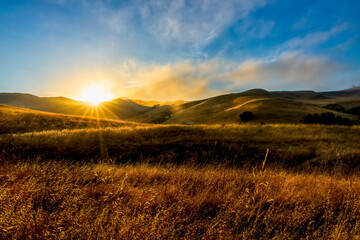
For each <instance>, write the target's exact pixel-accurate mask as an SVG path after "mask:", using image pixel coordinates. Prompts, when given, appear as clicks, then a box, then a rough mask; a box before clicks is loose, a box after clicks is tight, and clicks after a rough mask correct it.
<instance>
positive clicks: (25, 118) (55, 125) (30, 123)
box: [0, 105, 140, 134]
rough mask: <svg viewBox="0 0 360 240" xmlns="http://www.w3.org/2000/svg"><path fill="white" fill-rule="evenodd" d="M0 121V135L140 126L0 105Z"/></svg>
mask: <svg viewBox="0 0 360 240" xmlns="http://www.w3.org/2000/svg"><path fill="white" fill-rule="evenodd" d="M0 120H1V121H0V134H8V133H24V132H34V131H46V130H63V129H84V128H104V127H124V126H128V127H132V126H138V125H140V124H138V123H132V122H125V121H118V120H105V119H96V118H91V117H79V116H71V115H65V114H56V113H47V112H40V111H35V110H29V109H22V108H16V107H9V106H4V105H0Z"/></svg>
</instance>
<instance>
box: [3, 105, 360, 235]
mask: <svg viewBox="0 0 360 240" xmlns="http://www.w3.org/2000/svg"><path fill="white" fill-rule="evenodd" d="M2 110H3V111H2ZM22 111H23V112H22ZM0 120H1V122H0V130H1V133H2V134H0V239H270V238H273V239H359V238H360V221H359V220H360V178H359V177H358V175H357V174H358V173H359V166H360V148H359V146H360V127H359V126H353V127H341V126H319V125H286V124H273V125H194V126H186V125H162V126H155V125H138V124H133V123H127V122H121V121H105V120H100V119H91V118H80V117H71V116H66V115H57V114H46V113H41V112H34V111H30V112H29V111H27V110H19V109H14V108H10V110H9V109H5V110H4V108H0ZM267 148H269V149H270V153H269V155H267V158H266V159H267V161H266V163H265V161H263V159H264V155H265V153H266V149H267Z"/></svg>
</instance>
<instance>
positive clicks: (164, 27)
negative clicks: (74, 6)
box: [58, 0, 272, 47]
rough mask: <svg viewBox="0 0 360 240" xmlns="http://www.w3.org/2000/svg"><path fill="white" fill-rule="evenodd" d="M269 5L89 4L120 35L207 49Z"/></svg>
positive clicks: (257, 1) (218, 1) (236, 0)
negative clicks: (137, 34)
mask: <svg viewBox="0 0 360 240" xmlns="http://www.w3.org/2000/svg"><path fill="white" fill-rule="evenodd" d="M58 1H65V0H58ZM267 2H269V0H252V1H248V0H225V1H224V0H198V1H192V0H177V1H175V0H174V1H168V0H154V1H147V0H137V1H134V2H131V4H127V3H121V4H119V6H114V5H112V2H108V1H104V0H99V1H94V2H92V1H87V4H86V5H87V6H88V7H89V6H92V7H90V9H91V12H93V13H95V15H96V17H97V18H98V19H99V20H100V21H101V22H102V23H103V24H104V26H106V27H107V28H109V29H110V30H111V31H114V32H116V33H124V34H128V33H129V32H131V31H138V32H139V31H143V32H145V33H147V34H150V35H151V36H152V37H154V38H155V39H156V40H157V41H159V42H160V43H162V44H180V45H186V44H190V45H196V47H203V46H205V45H207V44H208V43H210V42H212V41H213V40H214V39H215V38H216V37H218V36H219V35H220V34H221V33H222V32H223V31H224V30H225V29H226V28H228V27H229V26H230V25H231V24H233V23H234V22H236V21H238V20H245V19H246V18H247V17H248V16H249V14H250V13H251V12H253V11H254V10H256V9H257V8H260V7H263V6H265V5H266V4H267ZM270 24H272V23H270ZM269 27H271V26H269V25H267V26H265V25H264V28H262V29H259V34H260V37H261V36H263V35H264V34H265V33H266V31H267V29H268V28H269ZM252 31H254V30H252Z"/></svg>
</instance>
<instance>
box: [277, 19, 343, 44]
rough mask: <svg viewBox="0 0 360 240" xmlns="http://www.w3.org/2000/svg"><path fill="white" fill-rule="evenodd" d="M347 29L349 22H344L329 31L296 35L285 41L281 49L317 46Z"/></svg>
mask: <svg viewBox="0 0 360 240" xmlns="http://www.w3.org/2000/svg"><path fill="white" fill-rule="evenodd" d="M347 29H349V24H346V23H344V24H341V25H336V26H334V27H332V28H331V29H329V30H327V31H319V32H315V33H309V34H307V35H306V36H304V37H295V38H292V39H290V40H289V41H287V42H285V43H284V44H283V45H282V46H281V47H280V49H298V48H305V47H311V46H316V45H319V44H322V43H324V42H326V41H328V40H329V39H330V38H332V37H335V36H337V35H338V34H340V33H342V32H344V31H346V30H347Z"/></svg>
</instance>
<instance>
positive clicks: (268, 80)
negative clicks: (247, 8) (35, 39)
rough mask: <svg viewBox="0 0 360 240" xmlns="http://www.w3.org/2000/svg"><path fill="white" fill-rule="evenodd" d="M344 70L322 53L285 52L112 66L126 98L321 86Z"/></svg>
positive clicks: (170, 97)
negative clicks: (238, 59) (253, 57)
mask: <svg viewBox="0 0 360 240" xmlns="http://www.w3.org/2000/svg"><path fill="white" fill-rule="evenodd" d="M344 71H345V67H344V66H343V65H341V64H340V63H337V62H334V61H331V60H329V59H327V58H324V57H317V56H306V55H303V54H301V53H300V52H285V53H283V54H281V55H279V56H277V57H275V58H272V59H257V60H247V61H244V62H242V63H237V62H234V61H228V60H224V59H219V58H215V59H211V60H201V61H199V60H198V61H196V60H185V61H180V62H177V63H173V64H165V65H160V64H153V65H146V64H144V63H140V62H136V61H129V62H127V63H124V64H122V65H120V66H119V67H118V68H116V71H114V72H113V81H114V85H115V86H123V87H122V88H121V92H122V94H123V95H125V96H127V97H130V98H140V99H147V100H177V99H185V100H192V99H199V98H205V97H209V96H214V95H217V94H222V93H229V92H236V91H242V90H245V89H250V88H265V89H300V88H301V89H320V90H324V89H327V87H328V86H331V85H332V86H334V85H333V84H336V82H337V81H338V80H339V79H338V77H339V75H340V74H341V73H343V72H344Z"/></svg>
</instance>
